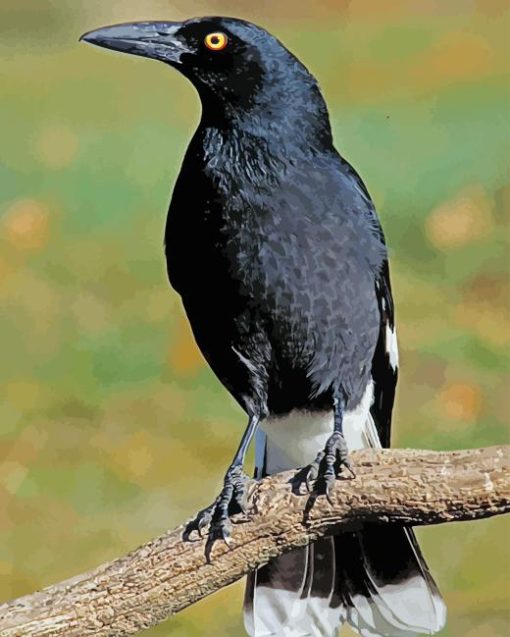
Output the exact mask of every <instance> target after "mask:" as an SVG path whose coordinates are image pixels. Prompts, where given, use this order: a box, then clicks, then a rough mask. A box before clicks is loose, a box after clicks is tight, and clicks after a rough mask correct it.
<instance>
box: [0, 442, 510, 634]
mask: <svg viewBox="0 0 510 637" xmlns="http://www.w3.org/2000/svg"><path fill="white" fill-rule="evenodd" d="M509 450H510V447H491V448H486V449H475V450H469V451H454V452H432V451H414V450H401V449H392V450H384V451H382V452H375V451H370V450H364V451H359V452H354V453H353V454H352V460H353V462H354V464H355V467H356V473H357V477H356V478H355V479H353V480H352V479H345V480H337V482H336V485H335V488H334V490H333V492H332V495H331V500H332V502H331V503H329V502H327V501H326V499H325V498H323V497H321V498H318V499H317V500H316V502H315V503H314V505H313V507H312V508H311V510H309V511H308V513H307V509H308V507H307V503H309V498H307V497H306V496H302V495H295V494H294V493H293V489H292V485H291V483H290V480H291V478H292V476H293V474H292V472H286V473H281V474H279V475H276V476H273V477H271V478H267V479H265V480H263V481H262V482H260V483H259V484H257V485H256V486H254V489H253V493H252V494H251V499H250V503H251V504H250V508H249V511H248V518H249V520H248V521H247V522H244V523H242V524H235V525H234V530H233V533H232V546H231V548H228V547H227V546H226V545H225V544H223V543H217V544H215V546H214V547H213V550H212V555H211V560H210V563H208V562H207V560H206V558H205V556H204V549H205V541H204V540H200V541H196V542H186V543H184V542H183V541H182V539H181V533H182V527H179V528H177V529H175V530H173V531H170V532H168V533H166V534H164V535H162V536H161V537H158V538H156V539H155V540H152V541H151V542H149V543H148V544H145V545H144V546H142V547H140V548H138V549H136V550H135V551H133V552H132V553H130V554H129V555H126V556H125V557H122V558H120V559H117V560H115V561H113V562H111V563H108V564H103V565H102V566H100V567H99V568H97V569H95V570H94V571H91V572H89V573H85V574H83V575H79V576H77V577H75V578H73V579H70V580H67V581H65V582H62V583H60V584H56V585H54V586H50V587H49V588H46V589H44V590H43V591H41V592H38V593H34V594H32V595H28V596H26V597H22V598H19V599H17V600H14V601H12V602H9V603H7V604H4V605H3V606H0V636H1V637H22V636H23V637H60V636H62V637H64V636H65V637H87V636H92V635H93V636H94V637H107V636H108V637H124V636H126V635H134V634H135V633H137V632H140V631H141V630H143V629H145V628H148V627H150V626H153V625H154V624H157V623H159V622H161V621H163V620H164V619H166V618H167V617H169V616H170V615H172V614H175V613H177V612H179V611H180V610H182V609H183V608H186V607H187V606H189V605H190V604H193V603H194V602H196V601H198V600H200V599H202V598H203V597H206V596H207V595H210V594H211V593H213V592H214V591H217V590H219V589H220V588H222V587H224V586H226V585H227V584H230V583H231V582H234V581H236V580H238V579H239V578H240V577H242V576H243V575H244V574H245V573H246V572H247V571H248V570H249V569H250V568H254V567H255V566H257V565H259V564H263V563H265V562H267V560H269V559H270V558H271V557H273V556H275V555H279V554H280V553H283V552H284V551H285V550H288V549H289V548H292V547H296V546H300V545H303V544H305V543H307V542H309V541H310V540H313V539H315V538H317V537H319V536H321V535H325V534H329V533H332V532H333V531H334V530H336V529H339V528H349V526H352V525H357V524H360V523H363V522H368V521H370V522H381V523H394V522H397V523H404V524H412V525H423V524H439V523H443V522H451V521H458V520H475V519H480V518H486V517H489V516H492V515H498V514H501V513H505V512H508V511H509V510H510V470H509V468H510V467H509V464H510V458H509V456H510V454H509ZM459 541H461V539H460V540H459Z"/></svg>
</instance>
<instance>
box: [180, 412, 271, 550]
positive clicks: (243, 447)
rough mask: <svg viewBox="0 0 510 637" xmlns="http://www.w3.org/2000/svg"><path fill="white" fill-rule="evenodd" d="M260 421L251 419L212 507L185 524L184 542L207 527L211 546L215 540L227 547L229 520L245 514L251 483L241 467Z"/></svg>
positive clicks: (254, 416)
mask: <svg viewBox="0 0 510 637" xmlns="http://www.w3.org/2000/svg"><path fill="white" fill-rule="evenodd" d="M259 420H260V418H259V416H258V415H252V416H250V420H249V422H248V426H247V427H246V430H245V432H244V434H243V437H242V438H241V442H240V444H239V448H238V450H237V452H236V454H235V456H234V459H233V461H232V464H231V465H230V467H229V468H228V469H227V472H226V474H225V478H224V480H223V488H222V490H221V492H220V494H219V496H218V497H217V498H216V500H215V501H214V502H213V503H212V504H211V506H209V507H207V508H206V509H203V510H202V511H200V513H199V514H198V515H197V517H196V518H195V519H194V520H191V521H190V522H188V524H187V525H186V528H185V529H184V533H183V539H184V540H188V539H189V538H190V536H191V533H192V532H193V531H196V532H197V533H198V534H199V535H201V532H202V529H204V528H205V527H206V526H207V525H209V524H210V529H209V540H210V541H211V542H214V540H217V539H221V540H224V541H225V542H227V543H228V540H229V537H230V528H231V525H230V516H231V515H233V514H234V513H239V512H243V513H244V511H245V505H246V493H247V490H248V485H249V484H250V482H251V481H252V480H251V479H250V478H249V477H248V476H247V475H246V473H245V472H244V471H243V465H244V459H245V456H246V452H247V451H248V447H249V444H250V441H251V439H252V438H253V435H254V433H255V431H256V429H257V425H258V424H259Z"/></svg>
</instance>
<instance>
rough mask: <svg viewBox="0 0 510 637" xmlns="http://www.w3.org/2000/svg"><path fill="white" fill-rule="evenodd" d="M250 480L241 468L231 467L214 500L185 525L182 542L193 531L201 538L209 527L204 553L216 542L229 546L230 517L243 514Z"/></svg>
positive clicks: (208, 551) (209, 550)
mask: <svg viewBox="0 0 510 637" xmlns="http://www.w3.org/2000/svg"><path fill="white" fill-rule="evenodd" d="M251 482H252V480H251V479H250V478H249V477H248V476H247V475H246V474H245V473H244V471H243V470H242V467H241V466H233V467H230V469H229V470H228V471H227V473H226V475H225V479H224V482H223V489H222V490H221V492H220V494H219V496H218V497H217V498H216V500H215V501H214V502H213V504H211V505H210V506H209V507H207V508H206V509H203V510H202V511H200V513H198V515H197V516H196V518H195V519H194V520H191V521H190V522H188V524H187V525H186V528H185V529H184V532H183V534H182V538H183V540H185V541H186V540H190V538H191V535H192V533H193V531H196V532H197V534H198V535H199V537H202V531H203V529H205V527H206V526H208V525H209V537H208V539H207V546H206V553H207V555H209V554H210V552H211V549H212V545H213V544H214V542H215V541H216V540H223V541H224V542H225V544H227V545H229V544H230V532H231V528H232V527H231V522H230V517H231V516H232V515H234V514H236V513H245V511H246V496H247V493H248V486H249V485H250V483H251Z"/></svg>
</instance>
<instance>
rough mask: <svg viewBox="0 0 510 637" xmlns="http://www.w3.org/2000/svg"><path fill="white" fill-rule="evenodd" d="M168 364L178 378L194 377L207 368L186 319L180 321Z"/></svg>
mask: <svg viewBox="0 0 510 637" xmlns="http://www.w3.org/2000/svg"><path fill="white" fill-rule="evenodd" d="M168 362H169V365H170V367H171V368H172V370H173V371H174V372H175V373H176V375H178V376H193V375H194V374H196V373H197V372H198V371H199V370H200V369H201V368H202V367H204V366H205V361H204V359H203V357H202V354H201V353H200V350H199V349H198V346H197V344H196V343H195V339H194V337H193V334H192V332H191V328H190V326H189V324H188V322H187V320H186V319H185V318H184V317H183V318H181V319H180V321H179V326H178V329H177V331H176V337H175V341H174V342H173V344H172V346H171V347H170V351H169V354H168Z"/></svg>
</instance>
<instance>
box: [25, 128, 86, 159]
mask: <svg viewBox="0 0 510 637" xmlns="http://www.w3.org/2000/svg"><path fill="white" fill-rule="evenodd" d="M78 148H79V141H78V137H77V136H76V134H75V133H74V132H73V131H72V130H71V129H69V128H67V127H65V126H49V127H48V128H45V129H43V130H42V131H41V132H40V133H39V135H38V136H37V137H36V139H35V142H34V150H35V154H36V156H37V158H38V159H39V161H40V162H41V163H42V164H44V165H45V166H48V167H49V168H65V167H66V166H68V165H69V164H71V163H72V161H73V160H74V158H75V157H76V154H77V152H78Z"/></svg>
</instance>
